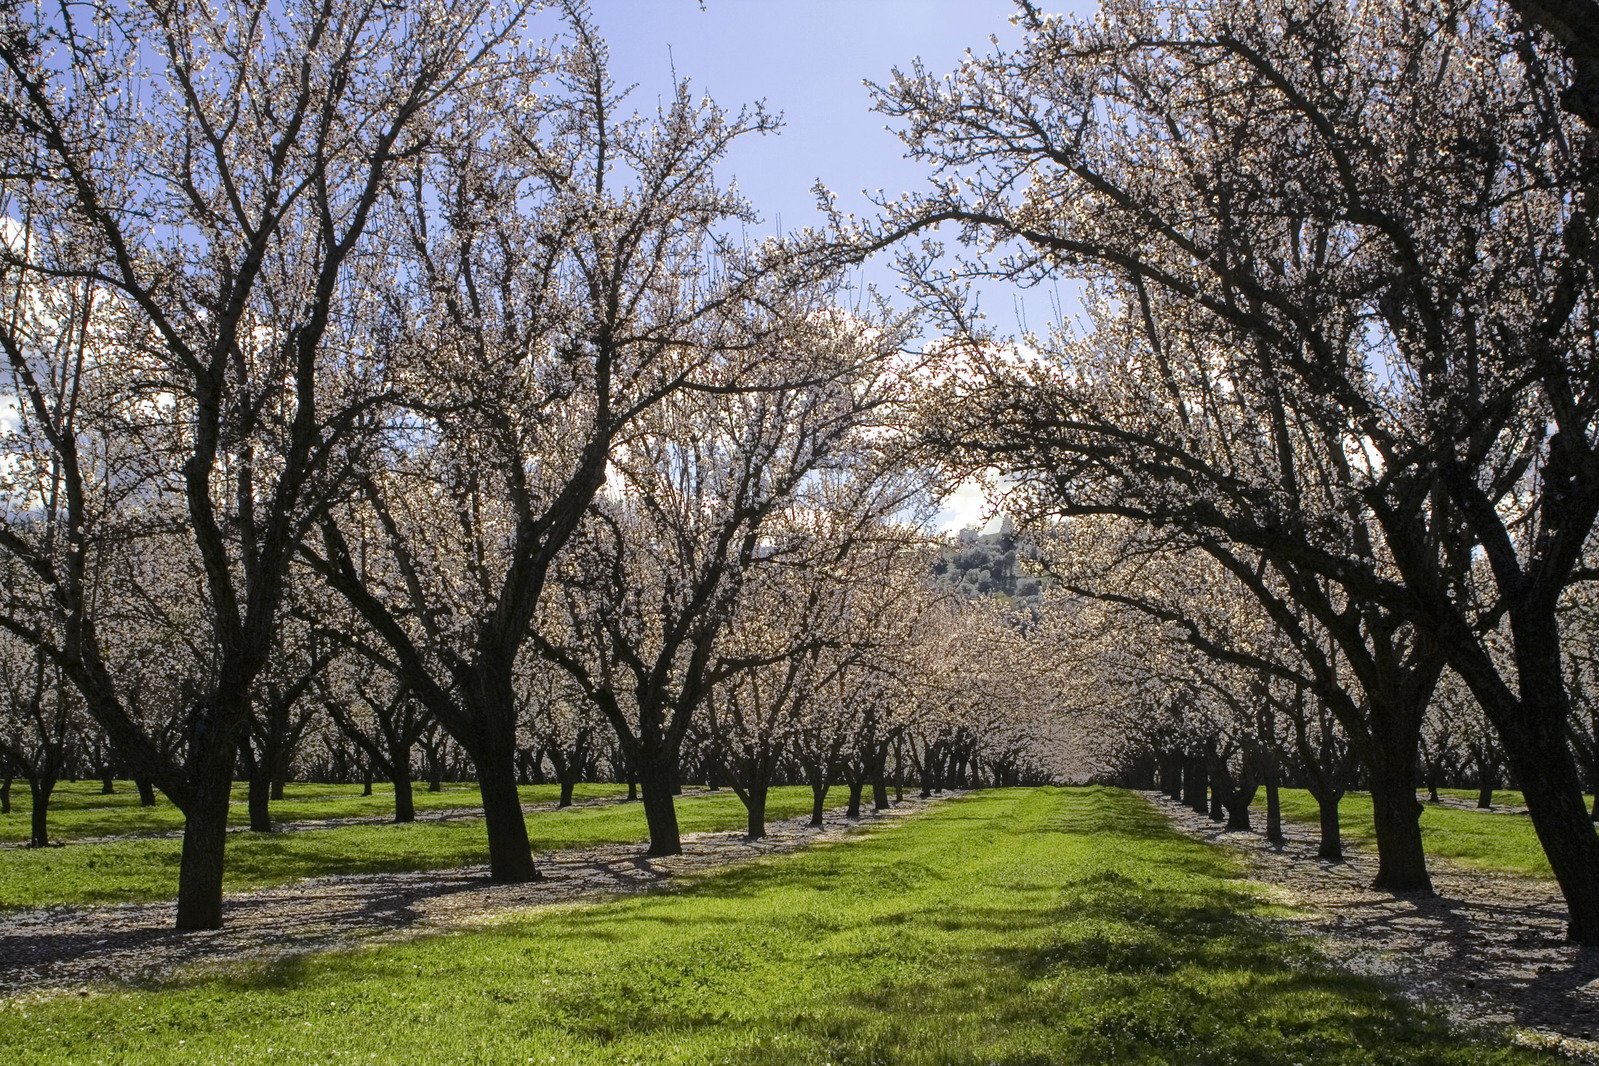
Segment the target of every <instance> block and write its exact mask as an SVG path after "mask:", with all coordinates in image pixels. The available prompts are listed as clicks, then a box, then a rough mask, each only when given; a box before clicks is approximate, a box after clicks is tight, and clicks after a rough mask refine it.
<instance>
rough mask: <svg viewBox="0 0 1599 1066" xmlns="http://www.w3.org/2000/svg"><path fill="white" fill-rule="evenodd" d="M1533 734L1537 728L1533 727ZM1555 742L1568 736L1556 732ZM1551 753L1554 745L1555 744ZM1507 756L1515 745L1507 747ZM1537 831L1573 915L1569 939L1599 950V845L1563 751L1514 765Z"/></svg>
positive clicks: (1570, 764)
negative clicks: (1528, 764)
mask: <svg viewBox="0 0 1599 1066" xmlns="http://www.w3.org/2000/svg"><path fill="white" fill-rule="evenodd" d="M1528 726H1529V727H1530V728H1531V729H1537V728H1538V727H1537V725H1536V724H1533V723H1528ZM1549 731H1550V735H1551V736H1559V737H1560V740H1559V743H1560V744H1564V743H1565V740H1564V737H1563V735H1561V734H1560V733H1558V732H1556V728H1555V727H1551V728H1550V730H1549ZM1550 746H1551V748H1553V746H1554V744H1553V742H1551V745H1550ZM1506 749H1507V753H1508V749H1509V745H1508V744H1507V745H1506ZM1512 769H1513V770H1514V771H1515V776H1516V779H1517V782H1518V783H1519V784H1520V785H1521V790H1522V795H1523V797H1524V798H1525V801H1526V804H1527V813H1528V815H1529V816H1530V817H1531V819H1532V827H1533V829H1534V830H1535V831H1536V832H1537V834H1538V840H1539V842H1540V843H1541V844H1543V850H1544V854H1545V855H1547V856H1548V858H1549V866H1550V868H1551V869H1552V870H1553V871H1554V874H1555V879H1556V880H1557V881H1559V883H1560V891H1561V894H1562V895H1563V896H1565V899H1566V907H1567V909H1568V911H1569V915H1568V917H1569V924H1568V925H1567V930H1566V933H1567V937H1568V938H1569V939H1570V940H1571V941H1572V942H1574V943H1577V944H1585V945H1589V946H1592V945H1595V944H1599V839H1596V838H1595V834H1594V828H1593V822H1592V820H1591V819H1590V815H1589V811H1588V809H1587V805H1586V804H1585V803H1584V802H1583V798H1584V797H1583V794H1582V788H1581V786H1580V784H1579V783H1578V780H1577V774H1576V767H1575V766H1574V764H1573V763H1572V762H1571V759H1570V755H1569V754H1568V753H1566V752H1564V751H1561V752H1560V753H1559V754H1558V755H1556V754H1554V753H1552V752H1551V753H1550V754H1549V757H1548V758H1546V759H1544V760H1541V762H1540V763H1539V764H1535V765H1533V766H1523V765H1521V764H1520V762H1519V761H1518V762H1513V763H1512Z"/></svg>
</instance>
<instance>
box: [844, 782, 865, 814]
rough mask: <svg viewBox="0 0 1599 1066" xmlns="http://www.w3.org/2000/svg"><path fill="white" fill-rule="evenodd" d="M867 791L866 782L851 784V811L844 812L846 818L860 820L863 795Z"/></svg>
mask: <svg viewBox="0 0 1599 1066" xmlns="http://www.w3.org/2000/svg"><path fill="white" fill-rule="evenodd" d="M865 789H866V782H865V781H864V780H860V781H851V782H850V783H849V809H847V810H846V811H845V812H844V817H846V818H859V817H860V816H861V793H862V792H863V791H865Z"/></svg>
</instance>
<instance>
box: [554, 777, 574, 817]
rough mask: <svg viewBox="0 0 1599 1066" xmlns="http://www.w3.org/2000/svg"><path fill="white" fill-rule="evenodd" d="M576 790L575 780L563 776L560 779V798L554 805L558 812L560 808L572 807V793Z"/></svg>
mask: <svg viewBox="0 0 1599 1066" xmlns="http://www.w3.org/2000/svg"><path fill="white" fill-rule="evenodd" d="M576 788H577V778H576V777H574V776H570V775H564V774H563V775H562V777H561V798H560V800H559V801H558V802H557V803H556V804H555V806H556V809H557V810H559V809H560V808H562V807H570V806H571V805H572V792H573V791H574V790H575V789H576Z"/></svg>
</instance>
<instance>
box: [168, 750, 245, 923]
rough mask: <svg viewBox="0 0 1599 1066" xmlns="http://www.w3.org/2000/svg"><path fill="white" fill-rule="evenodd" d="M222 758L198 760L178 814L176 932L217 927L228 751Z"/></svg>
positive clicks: (229, 770) (228, 796) (229, 783)
mask: <svg viewBox="0 0 1599 1066" xmlns="http://www.w3.org/2000/svg"><path fill="white" fill-rule="evenodd" d="M226 750H227V754H226V756H225V757H224V756H221V755H218V754H212V755H211V757H210V758H209V759H202V760H197V762H198V765H196V767H195V770H194V773H193V777H192V780H193V782H194V785H193V789H192V790H191V792H190V795H189V797H188V803H187V805H186V806H185V807H184V811H183V858H182V865H181V866H180V867H179V869H178V923H177V924H178V928H179V929H220V928H222V858H223V851H224V849H225V847H226V845H227V841H228V802H229V800H230V799H231V798H232V796H231V793H232V790H233V773H232V771H233V758H232V756H233V746H232V745H231V744H230V745H228V747H227V749H226Z"/></svg>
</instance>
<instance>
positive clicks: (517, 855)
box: [477, 742, 539, 884]
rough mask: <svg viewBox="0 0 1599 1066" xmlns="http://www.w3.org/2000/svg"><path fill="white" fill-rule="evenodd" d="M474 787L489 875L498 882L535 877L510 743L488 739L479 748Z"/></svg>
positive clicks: (513, 754)
mask: <svg viewBox="0 0 1599 1066" xmlns="http://www.w3.org/2000/svg"><path fill="white" fill-rule="evenodd" d="M477 787H478V794H479V795H480V796H482V798H483V821H484V825H485V828H486V829H487V830H488V837H489V878H490V879H491V880H493V881H496V882H498V883H500V884H521V883H524V882H527V881H537V880H539V872H538V869H537V867H535V866H534V865H533V849H532V846H531V845H530V844H529V843H528V839H527V820H526V819H525V818H523V817H522V796H521V794H520V793H519V792H517V790H516V751H515V748H514V746H513V745H509V744H495V743H492V742H491V743H487V744H484V745H483V746H482V747H481V748H480V749H479V755H478V758H477Z"/></svg>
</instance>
